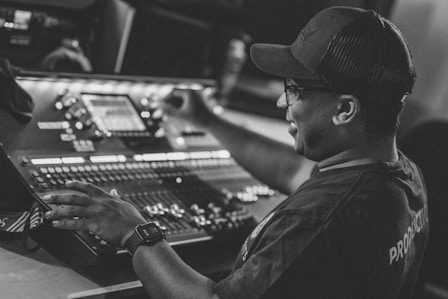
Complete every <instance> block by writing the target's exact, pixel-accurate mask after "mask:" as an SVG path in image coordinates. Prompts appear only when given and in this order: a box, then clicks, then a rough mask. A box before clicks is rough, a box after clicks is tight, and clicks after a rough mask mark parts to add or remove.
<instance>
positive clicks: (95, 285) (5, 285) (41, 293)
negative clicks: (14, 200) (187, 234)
mask: <svg viewBox="0 0 448 299" xmlns="http://www.w3.org/2000/svg"><path fill="white" fill-rule="evenodd" d="M224 117H226V118H228V119H229V120H231V121H233V122H236V123H238V124H240V125H242V126H245V127H247V128H248V129H250V130H254V131H258V132H260V133H262V134H266V135H268V136H271V137H273V138H275V139H277V140H279V141H284V142H286V143H288V142H289V143H291V137H290V136H289V135H288V134H287V129H286V127H287V124H286V122H285V121H282V120H276V119H269V118H266V117H259V116H255V115H248V114H246V113H240V112H226V113H224ZM221 245H222V244H221ZM221 245H219V244H214V245H211V244H202V245H199V244H195V248H194V250H189V248H187V247H185V248H178V249H176V250H178V252H179V254H180V256H181V257H182V258H183V259H184V260H185V261H186V262H187V263H189V264H190V265H191V266H192V267H193V268H195V269H196V270H198V271H199V272H201V273H203V274H205V275H209V274H211V275H218V276H219V273H223V272H224V271H226V269H227V270H228V269H229V267H230V266H231V264H232V263H233V259H234V257H235V256H236V253H237V252H238V248H239V245H240V244H234V246H230V247H227V249H225V250H222V248H223V247H222V246H221ZM210 246H211V247H210ZM218 251H219V257H218V256H216V255H215V253H216V252H218ZM213 252H215V253H213ZM0 269H1V271H0V294H1V295H0V296H1V298H4V299H9V298H11V299H12V298H14V299H16V298H34V299H39V298H107V297H114V298H118V297H125V295H124V294H125V293H126V290H134V292H135V290H138V289H140V292H141V288H140V286H141V284H140V282H139V281H138V280H137V278H136V276H135V274H134V272H133V270H132V267H131V264H130V258H129V257H127V258H126V257H124V258H122V259H121V258H120V260H117V261H114V262H113V263H111V264H107V265H104V266H99V267H89V268H79V267H74V266H70V265H67V264H65V263H63V262H61V261H60V260H58V259H56V258H55V257H54V256H52V255H51V254H50V253H48V252H47V251H46V250H45V249H40V250H39V251H38V252H36V253H28V252H26V251H24V250H22V249H20V247H19V246H17V244H15V243H10V242H0ZM108 292H112V293H109V294H115V295H113V296H108V295H106V294H108ZM119 292H121V293H122V294H123V296H121V295H120V296H117V293H119ZM131 292H132V291H130V292H128V295H129V294H130V293H131ZM133 297H134V298H135V296H133Z"/></svg>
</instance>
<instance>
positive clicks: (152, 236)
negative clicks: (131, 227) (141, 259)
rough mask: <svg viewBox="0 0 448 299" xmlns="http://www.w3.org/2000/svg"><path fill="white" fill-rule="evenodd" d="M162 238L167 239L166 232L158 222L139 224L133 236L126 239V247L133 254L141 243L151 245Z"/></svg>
mask: <svg viewBox="0 0 448 299" xmlns="http://www.w3.org/2000/svg"><path fill="white" fill-rule="evenodd" d="M162 239H165V233H164V231H163V230H162V229H161V228H160V227H159V226H158V225H157V224H156V223H154V222H148V223H145V224H139V225H137V227H136V228H135V231H134V233H133V234H132V235H131V237H130V238H129V239H128V240H127V241H126V244H125V248H126V249H127V250H128V251H129V253H130V254H131V255H134V252H135V251H136V250H137V247H139V246H140V245H145V246H151V245H154V244H156V243H157V242H159V241H160V240H162Z"/></svg>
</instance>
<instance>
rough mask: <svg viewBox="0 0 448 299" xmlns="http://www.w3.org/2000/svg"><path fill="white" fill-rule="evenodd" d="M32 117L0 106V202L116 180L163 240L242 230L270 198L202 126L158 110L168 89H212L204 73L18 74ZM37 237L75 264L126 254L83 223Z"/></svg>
mask: <svg viewBox="0 0 448 299" xmlns="http://www.w3.org/2000/svg"><path fill="white" fill-rule="evenodd" d="M17 81H18V83H19V84H20V85H21V86H22V87H23V88H24V89H25V90H26V91H27V92H28V93H29V94H30V95H31V96H32V98H33V100H34V104H35V108H34V111H33V118H32V120H31V122H29V123H27V124H25V125H24V124H19V123H17V122H16V121H15V120H14V119H13V118H12V117H11V116H10V115H9V114H7V113H6V112H4V111H1V110H0V142H1V143H2V146H1V160H0V163H1V164H0V166H1V169H2V171H1V179H2V185H1V186H0V198H1V200H0V206H1V207H3V208H5V207H7V206H8V204H11V203H14V205H13V206H14V207H17V208H20V207H21V205H23V207H27V206H28V205H29V202H30V201H33V200H37V201H38V202H40V203H41V204H42V205H43V202H42V201H41V200H40V196H41V195H42V194H44V193H47V192H50V191H51V192H64V183H65V181H67V180H81V181H86V182H91V183H94V184H96V185H98V186H100V187H102V188H104V189H105V190H107V191H108V190H111V189H112V188H116V189H117V190H118V192H119V194H120V195H121V197H122V198H123V200H126V201H128V202H130V203H132V204H134V205H135V206H136V207H137V208H138V209H139V210H140V211H141V213H142V215H144V217H146V218H147V219H148V220H150V221H156V222H158V223H159V224H160V225H161V227H163V229H165V231H166V235H167V240H168V242H169V243H170V244H171V245H173V246H177V245H181V244H190V243H194V242H201V241H212V240H213V239H215V238H221V237H223V238H225V237H229V236H230V237H232V236H235V235H237V234H241V233H244V232H247V230H248V229H250V228H251V227H253V225H254V224H255V223H256V222H257V221H259V220H260V219H261V218H262V217H263V216H264V215H266V214H267V212H268V211H269V210H270V209H272V208H273V207H274V206H275V205H277V204H278V203H279V202H280V198H282V196H281V194H279V193H278V192H276V191H275V190H272V189H270V188H269V187H267V186H266V185H263V184H262V183H260V182H259V181H257V180H256V179H254V178H253V177H252V176H251V175H250V174H249V173H248V172H246V171H245V170H244V169H243V168H242V167H241V166H240V165H238V163H237V162H236V161H235V160H234V159H233V158H232V156H231V155H230V153H229V152H228V151H227V150H226V149H225V148H223V147H222V146H221V145H220V144H219V143H218V141H217V140H216V139H215V138H214V137H213V136H211V135H210V134H209V133H207V132H203V131H199V130H197V129H195V128H193V127H190V126H188V124H184V123H181V122H180V121H179V120H176V119H171V118H169V119H167V118H166V116H164V114H163V112H162V111H161V110H160V109H159V108H158V101H160V100H162V99H163V97H165V96H167V95H168V94H169V93H170V92H171V91H172V90H173V89H174V88H182V89H201V90H203V91H204V92H205V93H208V92H209V93H213V91H214V88H215V85H214V81H211V80H197V79H191V80H190V79H173V78H149V77H122V76H120V77H118V76H93V75H73V74H70V75H69V74H66V75H64V74H57V75H56V74H48V73H31V72H29V73H24V74H22V75H21V76H20V77H19V78H18V79H17ZM46 244H47V245H46V246H47V247H48V248H49V249H50V250H51V251H52V252H55V253H57V254H58V255H59V256H60V257H61V258H63V259H64V260H66V261H68V262H71V263H75V264H84V265H86V264H96V263H98V262H100V260H101V258H102V257H103V256H111V255H112V256H113V255H116V254H126V251H125V250H121V249H116V248H113V247H112V246H109V245H108V244H107V243H106V242H104V241H103V240H101V239H99V238H97V237H96V236H94V235H91V234H89V233H88V232H66V231H60V230H56V229H52V228H49V232H48V236H47V242H46Z"/></svg>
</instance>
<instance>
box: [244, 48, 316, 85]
mask: <svg viewBox="0 0 448 299" xmlns="http://www.w3.org/2000/svg"><path fill="white" fill-rule="evenodd" d="M250 56H251V58H252V61H253V62H254V64H255V65H256V66H257V67H258V68H259V69H260V70H262V71H263V72H265V73H268V74H271V75H275V76H280V77H285V78H296V79H305V80H320V78H319V77H318V76H316V75H315V74H313V73H312V72H311V71H309V70H308V69H307V68H306V67H305V66H303V65H302V64H301V63H300V62H299V61H297V59H296V58H295V57H294V56H293V55H292V54H291V50H290V46H285V45H275V44H253V45H252V46H251V48H250Z"/></svg>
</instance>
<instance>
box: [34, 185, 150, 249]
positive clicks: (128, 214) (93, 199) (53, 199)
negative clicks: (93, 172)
mask: <svg viewBox="0 0 448 299" xmlns="http://www.w3.org/2000/svg"><path fill="white" fill-rule="evenodd" d="M66 187H67V188H70V189H72V190H74V192H68V193H64V194H48V195H45V196H43V197H42V199H43V200H44V201H45V202H46V203H47V204H48V205H49V206H50V207H51V208H52V210H51V211H48V212H47V213H45V218H46V219H48V220H52V225H53V226H54V227H56V228H61V229H69V230H77V231H88V232H91V233H93V234H95V235H97V236H99V237H100V238H101V239H103V240H105V241H106V242H108V243H110V244H112V245H115V246H124V244H125V243H126V241H127V239H128V238H129V237H130V236H131V234H132V233H133V231H134V228H135V227H136V226H137V225H138V224H142V223H145V222H146V220H145V219H144V218H143V216H142V215H141V214H140V213H139V211H138V210H137V209H136V208H135V207H134V206H133V205H132V204H130V203H128V202H126V201H124V200H122V199H121V198H120V197H119V196H118V194H117V192H116V191H115V190H112V192H111V193H107V192H105V191H104V190H102V189H101V188H99V187H96V186H95V185H93V184H90V183H83V182H79V181H71V182H67V183H66Z"/></svg>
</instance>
